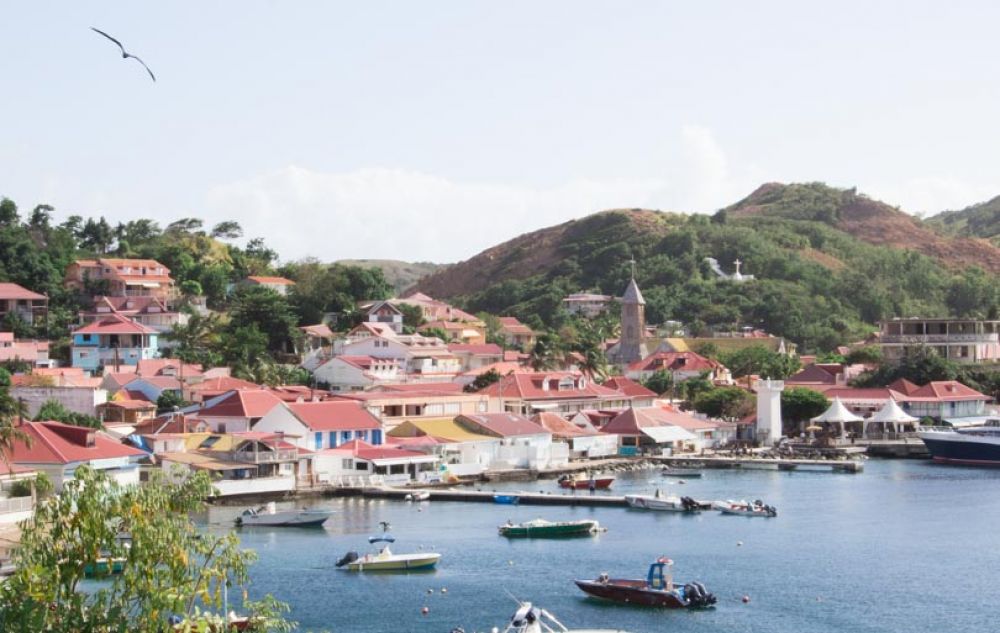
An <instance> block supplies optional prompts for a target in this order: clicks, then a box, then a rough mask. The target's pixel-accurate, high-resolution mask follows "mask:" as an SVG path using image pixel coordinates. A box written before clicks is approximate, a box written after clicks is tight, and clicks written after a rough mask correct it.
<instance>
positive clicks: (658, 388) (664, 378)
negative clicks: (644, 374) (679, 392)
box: [642, 369, 674, 396]
mask: <svg viewBox="0 0 1000 633" xmlns="http://www.w3.org/2000/svg"><path fill="white" fill-rule="evenodd" d="M642 385H643V386H644V387H645V388H646V389H649V390H650V391H655V392H656V393H658V394H659V395H661V396H662V395H663V394H665V393H667V392H668V391H670V390H671V389H673V388H674V375H673V374H671V373H670V372H668V371H667V370H665V369H657V370H656V371H655V372H653V373H652V375H650V377H649V378H647V379H646V380H644V381H643V383H642Z"/></svg>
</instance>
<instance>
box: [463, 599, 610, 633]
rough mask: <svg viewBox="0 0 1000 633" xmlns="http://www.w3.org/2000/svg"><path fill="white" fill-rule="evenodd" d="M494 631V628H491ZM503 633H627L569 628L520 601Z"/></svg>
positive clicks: (544, 611)
mask: <svg viewBox="0 0 1000 633" xmlns="http://www.w3.org/2000/svg"><path fill="white" fill-rule="evenodd" d="M493 630H494V631H496V629H493ZM458 632H461V633H465V631H464V630H463V629H460V628H459V629H454V630H453V631H452V633H458ZM503 633H627V632H626V631H623V630H621V629H569V628H566V625H565V624H563V623H562V622H560V621H559V620H558V619H556V616H554V615H552V614H551V613H549V612H548V611H546V610H545V609H541V608H539V607H536V606H534V605H533V604H531V603H530V602H521V603H520V606H519V607H518V609H517V611H515V612H514V615H513V616H511V618H510V622H508V623H507V626H506V627H505V628H504V630H503Z"/></svg>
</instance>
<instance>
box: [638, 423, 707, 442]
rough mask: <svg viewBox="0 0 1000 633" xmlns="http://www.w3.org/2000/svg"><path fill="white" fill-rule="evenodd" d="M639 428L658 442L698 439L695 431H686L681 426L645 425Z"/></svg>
mask: <svg viewBox="0 0 1000 633" xmlns="http://www.w3.org/2000/svg"><path fill="white" fill-rule="evenodd" d="M639 430H640V431H642V432H643V433H645V434H646V435H647V436H649V437H651V438H653V441H655V442H656V443H657V444H665V443H667V442H689V441H691V440H696V439H698V438H697V437H696V436H695V435H694V434H693V433H690V432H688V431H685V430H684V429H682V428H681V427H679V426H643V427H640V428H639Z"/></svg>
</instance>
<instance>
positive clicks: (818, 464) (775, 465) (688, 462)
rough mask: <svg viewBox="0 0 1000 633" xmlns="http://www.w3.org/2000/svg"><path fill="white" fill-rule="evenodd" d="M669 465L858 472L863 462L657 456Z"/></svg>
mask: <svg viewBox="0 0 1000 633" xmlns="http://www.w3.org/2000/svg"><path fill="white" fill-rule="evenodd" d="M655 461H658V462H660V463H663V464H667V465H669V466H678V467H688V468H691V467H693V468H743V469H748V470H749V469H764V470H810V471H816V472H833V473H860V472H863V471H864V469H865V463H864V462H862V461H858V460H853V459H843V460H840V459H790V458H771V457H692V456H687V455H680V456H677V457H657V458H655Z"/></svg>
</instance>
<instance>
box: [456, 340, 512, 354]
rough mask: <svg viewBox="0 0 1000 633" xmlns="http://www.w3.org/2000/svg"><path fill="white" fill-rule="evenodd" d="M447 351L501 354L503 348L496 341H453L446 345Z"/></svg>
mask: <svg viewBox="0 0 1000 633" xmlns="http://www.w3.org/2000/svg"><path fill="white" fill-rule="evenodd" d="M448 351H449V352H452V353H453V354H473V355H484V356H501V355H502V354H503V348H502V347H500V346H499V345H497V344H496V343H483V344H479V345H472V344H468V345H467V344H465V343H453V344H451V345H449V346H448Z"/></svg>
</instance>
